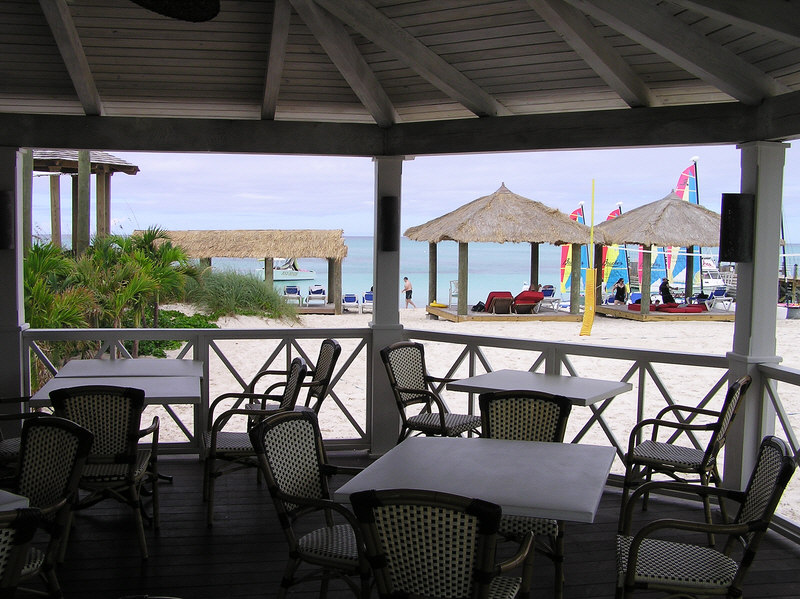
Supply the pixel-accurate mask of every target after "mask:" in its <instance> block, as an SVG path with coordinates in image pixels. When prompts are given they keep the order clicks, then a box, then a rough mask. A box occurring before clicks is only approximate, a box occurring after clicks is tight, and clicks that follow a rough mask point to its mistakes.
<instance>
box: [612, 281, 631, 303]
mask: <svg viewBox="0 0 800 599" xmlns="http://www.w3.org/2000/svg"><path fill="white" fill-rule="evenodd" d="M611 290H612V291H613V292H614V305H621V304H624V303H625V301H626V300H627V299H628V287H627V286H626V285H625V280H624V279H620V280H619V281H617V282H616V283H614V286H613V287H612V288H611Z"/></svg>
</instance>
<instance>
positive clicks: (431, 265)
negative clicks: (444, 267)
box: [428, 243, 438, 304]
mask: <svg viewBox="0 0 800 599" xmlns="http://www.w3.org/2000/svg"><path fill="white" fill-rule="evenodd" d="M436 248H437V245H436V244H435V243H429V244H428V304H432V303H433V302H435V301H436V291H437V289H436V281H437V279H438V272H437V268H438V256H437V254H436Z"/></svg>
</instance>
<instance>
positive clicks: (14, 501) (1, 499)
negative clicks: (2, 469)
mask: <svg viewBox="0 0 800 599" xmlns="http://www.w3.org/2000/svg"><path fill="white" fill-rule="evenodd" d="M29 505H30V504H29V502H28V498H27V497H24V496H22V495H17V494H16V493H12V492H11V491H6V490H4V489H0V512H10V511H11V510H17V509H20V508H25V507H28V506H29Z"/></svg>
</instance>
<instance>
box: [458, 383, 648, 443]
mask: <svg viewBox="0 0 800 599" xmlns="http://www.w3.org/2000/svg"><path fill="white" fill-rule="evenodd" d="M447 389H448V390H451V391H464V392H466V393H491V392H497V391H533V392H538V393H545V394H549V395H560V396H562V397H566V398H567V399H569V401H570V402H571V403H572V405H574V406H586V407H589V409H590V410H591V411H592V416H591V417H590V418H589V420H588V421H587V422H586V423H585V424H584V425H583V427H582V428H581V430H580V431H578V433H577V434H576V435H575V437H574V438H573V440H572V442H573V443H577V442H579V441H580V440H581V439H583V437H584V436H585V435H586V433H587V432H588V430H589V429H590V428H591V427H592V425H593V424H594V423H595V422H596V423H597V424H598V425H599V426H600V428H601V429H602V430H603V432H604V433H605V435H606V437H607V438H608V440H609V441H610V442H611V443H612V445H613V446H614V447H617V448H619V447H621V445H620V444H619V442H618V440H617V439H616V437H615V435H614V433H613V431H612V430H611V427H609V426H608V424H607V423H606V421H605V420H604V419H603V412H604V411H605V410H606V408H608V406H609V405H610V404H611V401H612V400H613V399H614V398H615V397H616V396H618V395H620V394H622V393H626V392H628V391H630V390H631V389H633V385H631V383H628V382H625V381H610V380H606V379H596V378H590V377H582V376H564V375H560V374H545V373H541V372H531V371H529V370H510V369H502V370H494V371H492V372H486V373H483V374H477V375H475V376H471V377H468V378H464V379H458V380H455V381H451V382H449V383H447ZM598 404H599V405H598ZM617 453H619V454H620V458H622V457H623V456H622V454H621V453H620V450H619V449H618V450H617Z"/></svg>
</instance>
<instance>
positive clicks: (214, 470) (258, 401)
mask: <svg viewBox="0 0 800 599" xmlns="http://www.w3.org/2000/svg"><path fill="white" fill-rule="evenodd" d="M306 371H307V368H306V363H305V360H303V358H300V357H297V358H294V359H293V360H292V363H291V365H290V367H289V370H288V372H286V373H284V372H283V371H277V372H278V373H279V374H286V379H285V380H284V381H281V382H278V383H274V384H273V385H270V386H269V388H268V389H267V390H266V391H265V392H264V393H251V392H244V393H224V394H222V395H220V396H219V397H217V398H216V399H215V400H214V401H213V402H212V403H211V406H210V408H209V410H208V420H207V421H206V422H207V425H208V430H206V431H204V432H203V435H202V442H203V449H204V452H205V453H204V455H205V460H204V462H205V463H204V469H203V498H204V499H205V500H206V502H207V503H208V506H207V508H208V509H207V517H206V523H207V524H208V526H212V524H213V519H214V485H215V482H216V480H217V479H218V478H219V477H220V476H223V475H225V474H230V473H232V472H236V471H238V470H242V469H244V468H256V467H257V466H258V462H257V460H256V452H255V450H254V449H253V446H252V444H251V443H250V437H249V436H248V434H247V430H248V429H249V428H250V427H251V426H252V425H253V424H255V423H256V422H257V421H258V420H260V419H261V418H263V417H265V416H269V415H272V414H275V413H276V412H278V411H284V410H294V408H295V404H296V403H297V396H298V395H299V394H300V389H301V388H302V383H303V379H304V378H305V376H306ZM257 376H258V375H257ZM254 387H255V382H253V383H251V386H250V387H248V388H249V389H252V388H254ZM281 388H282V389H283V391H282V393H280V394H277V393H276V391H277V390H279V389H281ZM231 401H233V407H232V408H229V409H226V410H225V411H223V412H222V413H221V414H219V415H218V416H216V417H215V416H214V412H215V411H216V410H217V409H222V408H224V407H225V406H228V405H229V404H230V403H231ZM244 402H250V403H249V404H245V405H242V404H243V403H244ZM269 402H277V403H273V404H272V405H270V404H269ZM226 427H227V428H226ZM237 427H238V428H239V430H234V429H236V428H237Z"/></svg>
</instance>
